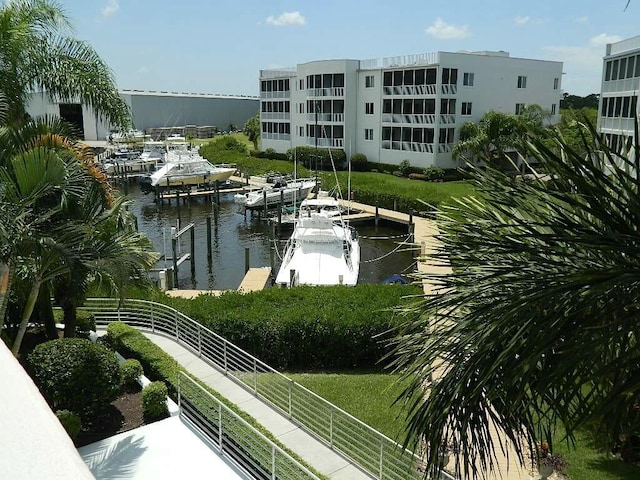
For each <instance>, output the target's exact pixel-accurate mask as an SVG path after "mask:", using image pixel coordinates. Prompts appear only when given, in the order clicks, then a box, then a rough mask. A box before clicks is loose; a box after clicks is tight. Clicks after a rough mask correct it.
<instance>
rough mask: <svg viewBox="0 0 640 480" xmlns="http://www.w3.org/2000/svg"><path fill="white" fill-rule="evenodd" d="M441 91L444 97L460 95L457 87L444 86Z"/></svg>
mask: <svg viewBox="0 0 640 480" xmlns="http://www.w3.org/2000/svg"><path fill="white" fill-rule="evenodd" d="M440 89H441V91H442V93H443V94H444V95H455V94H456V93H458V86H457V85H442V86H441V87H440Z"/></svg>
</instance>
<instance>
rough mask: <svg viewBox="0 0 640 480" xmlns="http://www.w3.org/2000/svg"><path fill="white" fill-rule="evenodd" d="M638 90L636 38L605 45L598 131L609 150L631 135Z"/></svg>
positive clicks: (639, 48)
mask: <svg viewBox="0 0 640 480" xmlns="http://www.w3.org/2000/svg"><path fill="white" fill-rule="evenodd" d="M639 89H640V36H637V37H633V38H628V39H626V40H622V41H620V42H616V43H609V44H607V49H606V54H605V57H604V63H603V68H602V88H601V91H600V108H599V113H598V131H599V132H600V133H603V134H604V135H605V137H606V138H607V141H608V144H609V146H610V147H612V148H619V147H621V146H622V145H624V144H626V145H628V144H629V141H630V140H631V139H633V135H634V133H633V132H634V126H633V122H634V117H635V116H636V115H637V114H638V90H639Z"/></svg>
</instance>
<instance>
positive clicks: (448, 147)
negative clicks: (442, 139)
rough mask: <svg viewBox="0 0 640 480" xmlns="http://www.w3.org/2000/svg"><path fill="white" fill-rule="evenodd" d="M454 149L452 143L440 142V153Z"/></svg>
mask: <svg viewBox="0 0 640 480" xmlns="http://www.w3.org/2000/svg"><path fill="white" fill-rule="evenodd" d="M452 149H453V144H452V143H439V144H438V153H451V150H452Z"/></svg>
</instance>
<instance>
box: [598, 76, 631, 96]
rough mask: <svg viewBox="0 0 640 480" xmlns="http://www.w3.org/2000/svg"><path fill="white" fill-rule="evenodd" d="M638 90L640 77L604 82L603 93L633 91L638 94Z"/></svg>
mask: <svg viewBox="0 0 640 480" xmlns="http://www.w3.org/2000/svg"><path fill="white" fill-rule="evenodd" d="M638 90H640V77H635V78H625V79H623V80H609V81H604V82H602V93H603V94H604V93H610V92H632V93H633V94H637V91H638Z"/></svg>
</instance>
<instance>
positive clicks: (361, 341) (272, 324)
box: [162, 285, 420, 371]
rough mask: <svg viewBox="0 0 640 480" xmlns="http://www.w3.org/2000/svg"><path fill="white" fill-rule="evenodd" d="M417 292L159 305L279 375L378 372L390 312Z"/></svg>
mask: <svg viewBox="0 0 640 480" xmlns="http://www.w3.org/2000/svg"><path fill="white" fill-rule="evenodd" d="M419 292H420V290H419V289H418V288H417V287H415V286H411V285H409V286H407V285H357V286H355V287H349V288H345V287H343V286H335V287H310V286H300V287H296V288H294V289H280V288H270V289H266V290H262V291H259V292H251V293H246V294H242V293H237V292H225V293H224V294H222V295H220V296H216V297H214V296H210V295H201V296H198V297H196V298H194V299H190V300H186V299H180V298H169V297H166V298H165V299H163V300H162V301H163V303H166V304H168V305H171V306H173V307H174V308H176V309H177V310H179V311H181V312H183V313H184V314H185V315H187V316H189V317H191V318H192V319H194V320H196V321H197V322H199V323H201V324H202V325H204V326H206V327H208V328H209V329H211V330H213V331H214V332H216V333H218V334H219V335H221V336H222V337H224V338H226V339H227V340H228V341H230V342H232V343H233V344H235V345H237V346H239V347H240V348H242V349H244V350H246V351H248V352H249V353H251V354H252V355H254V356H256V357H257V358H259V359H260V360H262V361H264V362H265V363H267V364H269V365H271V366H273V367H275V368H280V369H286V370H295V369H304V370H306V371H308V370H314V369H318V370H327V369H330V370H351V369H354V368H360V369H366V370H370V369H382V368H383V367H384V365H382V364H380V363H379V361H380V359H381V358H382V357H383V356H384V355H385V353H386V352H387V346H386V344H385V342H384V340H385V339H386V336H385V333H386V332H388V331H389V330H390V329H391V328H392V327H394V326H395V325H396V321H397V318H396V315H395V314H394V313H393V312H392V309H393V308H394V307H396V306H397V305H399V304H401V303H402V302H403V298H404V297H405V296H408V295H415V294H418V293H419Z"/></svg>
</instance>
